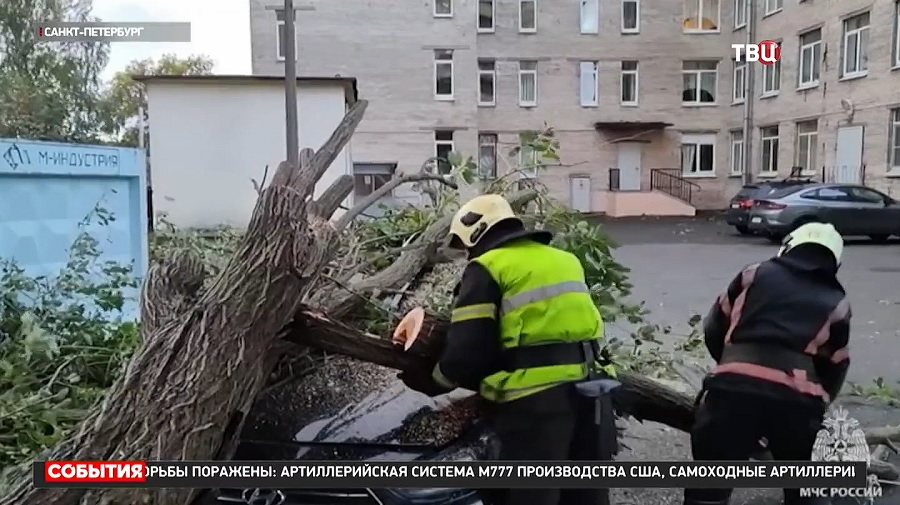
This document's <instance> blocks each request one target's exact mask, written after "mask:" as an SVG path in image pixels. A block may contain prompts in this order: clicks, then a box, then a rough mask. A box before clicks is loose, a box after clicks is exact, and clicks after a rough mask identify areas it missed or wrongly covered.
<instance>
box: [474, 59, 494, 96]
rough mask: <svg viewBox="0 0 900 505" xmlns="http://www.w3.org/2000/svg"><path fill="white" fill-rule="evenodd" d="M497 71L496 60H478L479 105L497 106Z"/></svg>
mask: <svg viewBox="0 0 900 505" xmlns="http://www.w3.org/2000/svg"><path fill="white" fill-rule="evenodd" d="M496 82H497V70H496V63H495V62H494V60H478V105H483V106H492V105H497V90H496V86H495V84H496Z"/></svg>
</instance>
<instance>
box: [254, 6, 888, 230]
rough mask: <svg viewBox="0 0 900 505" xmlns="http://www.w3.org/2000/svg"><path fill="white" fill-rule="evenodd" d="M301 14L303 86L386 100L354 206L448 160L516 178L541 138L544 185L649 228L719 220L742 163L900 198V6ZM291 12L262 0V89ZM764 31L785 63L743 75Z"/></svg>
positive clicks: (333, 10)
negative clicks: (741, 48) (633, 216)
mask: <svg viewBox="0 0 900 505" xmlns="http://www.w3.org/2000/svg"><path fill="white" fill-rule="evenodd" d="M303 2H304V0H297V5H296V8H297V12H296V20H297V39H298V40H297V45H298V73H299V74H300V75H324V76H332V75H335V74H341V75H344V76H354V77H357V78H358V79H359V83H360V95H361V97H363V98H366V99H368V100H369V101H370V102H371V103H370V108H369V111H368V113H367V115H366V119H365V120H364V121H363V123H362V124H361V126H360V128H359V131H358V133H357V135H356V136H355V137H354V140H353V160H354V162H355V164H356V167H357V169H358V170H359V173H360V175H361V179H360V184H359V185H358V188H357V194H365V193H366V192H367V191H370V190H371V188H372V187H373V185H374V186H377V184H379V181H380V180H383V178H384V177H377V176H371V175H372V174H380V173H382V172H385V173H386V172H390V171H391V170H400V171H404V172H409V171H415V170H418V169H419V168H420V166H421V164H422V162H423V161H424V160H425V159H427V158H429V157H431V156H435V155H444V154H446V152H447V151H448V150H455V151H458V152H460V153H462V154H465V155H471V156H477V157H478V158H479V159H480V165H481V167H482V169H483V170H484V171H485V173H491V172H496V173H502V172H504V171H506V170H509V167H510V166H518V165H519V163H518V162H519V160H516V159H512V160H510V159H509V150H510V148H511V147H513V146H515V145H517V144H518V143H519V140H518V139H519V132H521V131H526V130H534V129H539V128H541V126H542V125H543V124H544V123H545V122H546V123H547V124H549V125H550V126H552V127H553V128H554V129H555V131H556V132H557V136H558V138H559V141H560V144H561V157H562V159H561V161H560V162H559V163H558V164H553V165H549V166H547V167H546V168H545V169H543V170H540V171H539V172H538V173H537V174H535V175H536V176H537V177H538V179H539V180H540V181H541V182H543V183H544V184H546V185H547V186H548V187H549V188H550V189H551V190H552V191H553V193H554V194H556V195H557V196H558V197H559V198H560V199H562V200H563V201H567V202H570V203H571V205H572V206H573V207H575V208H578V209H580V210H585V211H608V212H611V213H615V212H612V211H611V204H610V202H611V201H613V199H614V198H615V197H617V196H618V197H620V198H621V196H622V195H624V194H627V195H636V197H637V198H639V199H638V200H635V201H633V202H630V203H629V204H628V205H626V206H630V207H632V208H635V209H638V213H643V212H646V213H648V214H652V213H660V214H665V213H678V212H680V207H679V205H681V206H683V204H684V203H685V202H687V203H689V204H690V205H691V206H693V207H696V208H699V209H713V208H721V207H723V206H724V204H725V202H726V201H727V199H728V198H730V196H731V195H732V194H734V192H736V191H737V189H738V188H739V187H740V185H741V184H742V179H743V177H742V169H743V167H744V163H746V165H747V166H749V168H750V174H751V178H752V179H753V180H758V179H766V178H776V177H785V176H787V175H788V173H790V170H791V167H792V166H801V167H803V171H804V173H805V174H809V175H811V176H814V177H816V178H824V179H826V180H847V181H851V180H855V181H864V182H865V183H866V184H869V185H871V186H873V187H875V188H878V189H881V190H883V191H885V192H887V193H889V194H894V195H895V196H897V195H898V194H900V185H898V184H896V183H895V181H897V178H900V50H898V49H900V43H898V40H900V37H898V36H897V30H898V4H897V2H896V0H657V1H653V2H651V1H648V0H567V1H559V0H416V1H405V0H404V1H399V2H385V1H377V2H376V1H375V0H340V1H334V0H329V1H325V0H305V2H306V3H303ZM753 2H755V5H751V4H752V3H753ZM278 4H279V2H278V0H250V12H251V35H252V55H253V72H254V73H255V74H265V75H278V74H283V71H284V59H283V57H281V56H282V44H281V41H280V39H281V38H282V37H281V34H283V19H284V13H283V11H280V10H278ZM748 21H749V22H748ZM748 29H749V30H752V31H753V32H755V33H753V40H754V41H759V40H764V39H770V40H775V41H777V42H779V43H780V44H781V49H782V51H781V60H780V62H779V63H778V64H776V65H772V66H763V65H760V64H759V63H748V64H744V63H739V62H736V61H735V59H734V58H735V53H734V50H733V49H732V47H731V44H733V43H741V44H743V43H746V42H748ZM748 65H749V66H748ZM750 66H752V68H750ZM749 74H752V77H753V79H752V83H751V84H749V85H745V84H744V79H746V76H748V75H749ZM745 96H748V97H749V98H750V100H752V102H753V104H752V107H750V108H747V107H745V106H744V104H743V102H744V99H745ZM748 109H750V111H751V112H752V114H751V115H750V116H751V117H750V121H749V125H750V128H749V131H750V133H751V136H750V137H749V138H748V140H749V142H744V140H743V127H744V116H745V112H746V111H747V110H748ZM518 156H521V153H520V154H519V155H518ZM744 156H747V157H748V159H747V160H746V162H745V161H744ZM655 169H664V170H655ZM611 172H612V173H611ZM364 174H368V175H370V176H369V177H365V176H364ZM611 190H613V191H611ZM396 197H397V198H407V197H409V194H405V193H398V194H397V195H396ZM678 200H680V201H678ZM620 206H621V201H620Z"/></svg>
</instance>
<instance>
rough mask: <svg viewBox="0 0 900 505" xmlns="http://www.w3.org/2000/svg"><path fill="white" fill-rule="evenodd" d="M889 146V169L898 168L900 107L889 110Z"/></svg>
mask: <svg viewBox="0 0 900 505" xmlns="http://www.w3.org/2000/svg"><path fill="white" fill-rule="evenodd" d="M888 136H889V137H890V138H889V139H888V145H889V146H890V149H891V150H890V153H888V157H889V158H890V160H889V162H890V165H889V166H890V170H900V109H894V110H892V111H891V131H890V132H888Z"/></svg>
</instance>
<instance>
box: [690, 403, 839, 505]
mask: <svg viewBox="0 0 900 505" xmlns="http://www.w3.org/2000/svg"><path fill="white" fill-rule="evenodd" d="M773 387H774V386H773ZM824 411H825V408H824V407H822V408H821V409H820V408H817V407H814V406H812V405H811V404H810V403H809V402H804V401H802V400H801V401H796V402H792V401H788V400H787V399H785V400H780V399H776V398H770V397H768V396H764V395H760V394H753V393H741V392H735V391H724V390H715V389H714V390H710V391H708V392H707V394H706V398H705V399H704V400H703V403H702V404H701V405H700V406H699V407H698V409H697V418H696V421H695V424H694V428H693V430H692V431H691V452H692V453H693V457H694V460H695V461H729V460H731V461H745V460H748V459H749V458H750V457H751V456H752V455H753V454H755V453H758V452H759V451H760V445H759V441H760V439H762V438H765V439H766V440H767V441H768V449H769V450H770V451H771V452H772V457H773V458H774V459H775V460H778V461H789V460H793V461H809V458H810V455H811V454H812V447H813V443H814V442H815V440H816V434H817V433H818V431H819V430H820V429H821V428H822V419H823V416H824ZM730 497H731V490H730V489H685V490H684V503H685V505H701V504H702V505H707V504H709V505H713V504H725V503H728V500H729V498H730ZM784 503H785V505H811V504H813V503H818V502H817V501H816V499H814V498H800V491H799V490H797V489H785V490H784Z"/></svg>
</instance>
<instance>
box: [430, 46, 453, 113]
mask: <svg viewBox="0 0 900 505" xmlns="http://www.w3.org/2000/svg"><path fill="white" fill-rule="evenodd" d="M434 99H435V100H453V50H452V49H435V50H434Z"/></svg>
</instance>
